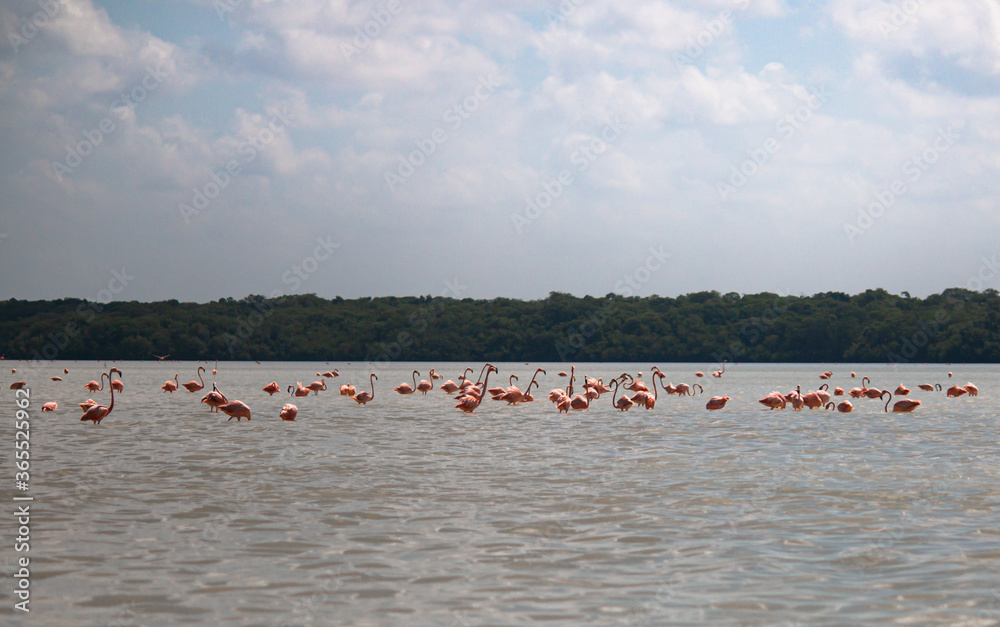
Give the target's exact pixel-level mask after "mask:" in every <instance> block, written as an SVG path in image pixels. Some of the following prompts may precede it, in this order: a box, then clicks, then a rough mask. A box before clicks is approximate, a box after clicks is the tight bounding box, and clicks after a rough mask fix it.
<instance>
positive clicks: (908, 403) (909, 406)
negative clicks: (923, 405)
mask: <svg viewBox="0 0 1000 627" xmlns="http://www.w3.org/2000/svg"><path fill="white" fill-rule="evenodd" d="M919 406H920V401H915V400H913V399H909V398H904V399H902V400H898V401H896V403H895V404H894V405H893V406H892V411H893V412H907V413H909V412H911V411H913V410H914V409H916V408H917V407H919Z"/></svg>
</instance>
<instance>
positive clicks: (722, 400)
mask: <svg viewBox="0 0 1000 627" xmlns="http://www.w3.org/2000/svg"><path fill="white" fill-rule="evenodd" d="M731 400H733V399H731V398H729V397H728V396H713V397H712V398H710V399H708V403H707V404H706V405H705V409H722V408H723V407H725V406H726V402H728V401H731Z"/></svg>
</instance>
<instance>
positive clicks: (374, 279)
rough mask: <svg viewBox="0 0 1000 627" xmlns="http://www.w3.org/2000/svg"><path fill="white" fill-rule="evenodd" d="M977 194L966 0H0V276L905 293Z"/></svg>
mask: <svg viewBox="0 0 1000 627" xmlns="http://www.w3.org/2000/svg"><path fill="white" fill-rule="evenodd" d="M998 199H1000V4H998V2H997V1H996V0H905V1H904V0H900V1H898V2H885V1H882V0H830V1H828V2H792V1H790V0H789V1H784V0H706V1H702V2H694V1H693V0H691V1H689V0H672V1H668V2H655V1H648V0H616V1H613V2H612V1H611V0H607V1H605V0H562V1H561V2H557V1H555V0H549V1H547V2H546V1H542V2H525V1H521V0H507V1H505V2H494V1H492V0H466V1H457V0H456V1H445V0H432V1H428V2H419V3H418V2H412V1H410V0H378V1H375V2H353V1H338V0H330V1H319V0H172V1H170V2H155V1H152V0H115V1H112V0H107V1H99V0H6V1H5V2H4V3H3V5H2V7H0V267H2V272H0V299H8V298H17V299H28V300H38V299H57V298H68V297H73V298H86V299H88V300H92V301H94V300H103V301H106V300H109V299H113V300H137V301H143V302H148V301H158V300H167V299H177V300H180V301H191V302H207V301H211V300H216V299H219V298H224V297H233V298H242V297H244V296H247V295H249V294H262V295H264V296H271V297H277V296H282V295H288V294H303V293H315V294H317V295H319V296H321V297H324V298H332V297H335V296H341V297H343V298H359V297H366V296H390V295H394V296H411V295H432V296H450V297H460V298H466V297H469V298H495V297H509V298H518V299H538V298H545V297H546V296H547V295H548V294H549V292H552V291H556V292H566V293H570V294H575V295H578V296H583V295H588V294H589V295H593V296H604V295H605V294H608V293H612V292H613V293H616V294H622V295H626V296H631V295H639V296H648V295H653V294H657V295H661V296H677V295H680V294H687V293H692V292H700V291H706V290H717V291H719V292H722V293H727V292H739V293H743V294H747V293H758V292H774V293H778V294H782V295H786V294H792V295H811V294H815V293H819V292H826V291H840V292H847V293H849V294H856V293H860V292H863V291H865V290H867V289H874V288H884V289H886V290H888V291H890V292H892V293H901V292H904V291H905V292H907V293H909V294H911V295H913V296H918V297H925V296H927V295H929V294H935V293H940V292H941V291H942V290H945V289H947V288H950V287H965V288H967V289H974V290H983V289H997V288H1000V263H998V261H1000V238H998V237H997V236H998V234H1000V229H998V226H1000V212H998V211H997V202H998ZM994 275H996V276H994Z"/></svg>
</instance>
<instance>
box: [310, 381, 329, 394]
mask: <svg viewBox="0 0 1000 627" xmlns="http://www.w3.org/2000/svg"><path fill="white" fill-rule="evenodd" d="M306 389H307V390H310V391H311V392H312V393H313V396H319V393H320V392H322V391H323V390H325V389H326V380H325V379H324V380H323V381H313V382H312V383H310V384H309V385H307V386H306Z"/></svg>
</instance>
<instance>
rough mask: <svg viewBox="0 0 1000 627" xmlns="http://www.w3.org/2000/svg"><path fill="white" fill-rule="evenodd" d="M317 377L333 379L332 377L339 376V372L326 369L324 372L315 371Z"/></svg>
mask: <svg viewBox="0 0 1000 627" xmlns="http://www.w3.org/2000/svg"><path fill="white" fill-rule="evenodd" d="M316 376H317V377H324V378H327V379H333V378H334V377H339V376H340V373H339V372H338V371H337V370H332V371H331V370H327V371H326V372H317V373H316Z"/></svg>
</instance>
